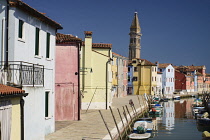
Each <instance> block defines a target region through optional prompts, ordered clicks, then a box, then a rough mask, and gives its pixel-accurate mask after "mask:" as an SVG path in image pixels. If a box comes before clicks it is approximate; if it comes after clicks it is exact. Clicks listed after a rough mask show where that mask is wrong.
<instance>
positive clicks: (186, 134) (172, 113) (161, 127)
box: [150, 98, 203, 140]
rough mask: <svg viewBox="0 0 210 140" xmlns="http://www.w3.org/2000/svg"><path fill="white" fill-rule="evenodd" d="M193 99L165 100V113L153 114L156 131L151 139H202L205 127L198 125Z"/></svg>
mask: <svg viewBox="0 0 210 140" xmlns="http://www.w3.org/2000/svg"><path fill="white" fill-rule="evenodd" d="M193 101H194V99H193V98H190V99H182V100H179V101H171V100H170V101H168V102H163V103H162V105H163V106H164V109H163V114H162V115H159V116H155V117H154V116H153V122H154V125H155V130H156V131H154V135H153V138H150V139H161V140H162V139H167V138H169V137H170V139H192V138H195V139H202V136H201V135H202V132H203V131H202V130H203V127H201V126H197V125H196V120H195V119H194V118H193V115H192V107H191V106H192V103H193ZM199 131H200V132H199Z"/></svg>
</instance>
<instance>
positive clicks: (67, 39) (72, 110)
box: [55, 33, 82, 121]
mask: <svg viewBox="0 0 210 140" xmlns="http://www.w3.org/2000/svg"><path fill="white" fill-rule="evenodd" d="M81 41H82V40H81V39H80V38H77V37H75V36H73V35H65V34H60V33H57V34H56V60H55V120H56V121H62V120H79V119H80V96H79V76H80V75H79V48H80V44H81Z"/></svg>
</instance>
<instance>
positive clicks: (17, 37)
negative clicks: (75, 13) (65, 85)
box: [0, 0, 62, 140]
mask: <svg viewBox="0 0 210 140" xmlns="http://www.w3.org/2000/svg"><path fill="white" fill-rule="evenodd" d="M6 2H8V5H7V3H6ZM1 6H2V7H3V9H4V12H2V13H1V20H2V21H3V22H2V23H3V24H1V26H2V28H1V29H2V30H1V32H2V38H3V40H2V42H1V44H3V46H1V47H2V48H1V49H0V50H2V51H1V54H0V58H1V68H2V71H1V74H0V75H1V76H0V77H1V82H2V83H3V84H7V85H9V86H13V87H18V88H21V89H22V90H24V91H25V92H26V93H29V94H28V96H27V97H26V98H23V99H24V100H25V106H24V110H25V111H24V116H25V118H24V128H25V129H24V131H25V134H24V138H25V139H36V140H44V137H45V135H47V134H49V133H52V132H54V130H55V123H54V122H55V118H54V106H55V104H54V92H55V91H54V83H55V82H54V73H55V54H54V53H55V51H54V50H55V34H56V31H57V29H62V27H61V25H60V24H58V23H57V22H55V21H53V20H51V19H50V18H48V17H47V16H46V15H44V14H42V13H40V12H38V11H37V10H35V9H34V8H32V7H30V6H29V5H28V4H26V3H24V2H22V1H19V0H12V1H10V0H9V1H6V0H5V1H1ZM7 29H8V30H7ZM3 67H4V68H3Z"/></svg>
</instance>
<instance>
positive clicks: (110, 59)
mask: <svg viewBox="0 0 210 140" xmlns="http://www.w3.org/2000/svg"><path fill="white" fill-rule="evenodd" d="M110 61H113V59H112V58H109V60H108V61H107V62H106V110H107V108H108V107H107V105H108V91H107V90H108V77H107V76H108V63H109V62H110Z"/></svg>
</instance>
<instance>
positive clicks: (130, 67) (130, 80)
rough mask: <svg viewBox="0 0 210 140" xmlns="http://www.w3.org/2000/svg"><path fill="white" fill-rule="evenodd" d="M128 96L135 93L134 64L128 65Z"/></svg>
mask: <svg viewBox="0 0 210 140" xmlns="http://www.w3.org/2000/svg"><path fill="white" fill-rule="evenodd" d="M127 94H128V95H132V94H134V93H133V65H132V63H128V91H127Z"/></svg>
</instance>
